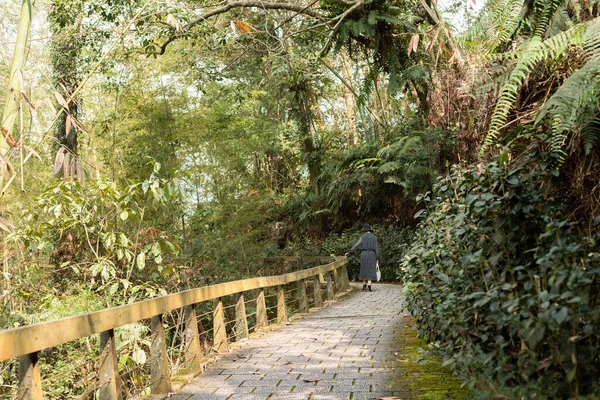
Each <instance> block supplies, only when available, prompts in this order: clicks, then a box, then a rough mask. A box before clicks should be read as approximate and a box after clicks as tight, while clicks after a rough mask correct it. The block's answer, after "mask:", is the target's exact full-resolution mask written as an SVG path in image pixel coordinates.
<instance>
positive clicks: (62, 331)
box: [0, 257, 347, 361]
mask: <svg viewBox="0 0 600 400" xmlns="http://www.w3.org/2000/svg"><path fill="white" fill-rule="evenodd" d="M290 258H292V257H290ZM307 258H309V259H310V258H311V257H307ZM316 258H318V257H315V259H316ZM330 259H331V258H330ZM295 260H297V258H295V259H294V261H295ZM302 261H304V258H302ZM346 262H347V261H346V258H345V257H341V258H339V259H337V260H336V261H334V262H332V263H329V264H327V265H321V266H317V267H314V268H310V269H306V270H302V271H296V272H292V273H288V274H283V275H275V276H267V277H259V278H250V279H244V280H239V281H233V282H226V283H220V284H217V285H212V286H207V287H201V288H197V289H190V290H186V291H183V292H178V293H174V294H170V295H167V296H163V297H158V298H155V299H149V300H143V301H139V302H136V303H132V304H127V305H123V306H119V307H114V308H108V309H103V310H100V311H95V312H91V313H87V314H81V315H76V316H72V317H67V318H62V319H58V320H55V321H49V322H43V323H39V324H34V325H26V326H22V327H19V328H15V329H9V330H4V331H0V343H1V344H2V345H1V346H0V361H5V360H8V359H11V358H15V357H19V356H23V355H26V354H31V353H35V352H37V351H41V350H44V349H47V348H50V347H55V346H59V345H61V344H64V343H67V342H71V341H73V340H77V339H81V338H84V337H87V336H90V335H93V334H97V333H101V332H105V331H109V330H111V329H114V328H116V327H119V326H122V325H126V324H130V323H133V322H136V321H140V320H143V319H149V318H152V317H154V316H157V315H161V314H164V313H167V312H169V311H173V310H176V309H178V308H182V307H185V306H189V305H192V304H196V303H201V302H204V301H209V300H214V299H217V298H220V297H224V296H228V295H231V294H236V293H240V292H244V291H248V290H253V289H260V288H266V287H272V286H277V285H285V284H287V283H291V282H295V281H299V280H302V279H306V278H310V277H312V276H315V275H318V274H324V273H327V272H330V271H333V270H335V269H337V268H339V267H341V266H343V265H345V264H346Z"/></svg>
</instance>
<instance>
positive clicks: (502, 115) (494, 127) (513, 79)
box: [479, 36, 544, 155]
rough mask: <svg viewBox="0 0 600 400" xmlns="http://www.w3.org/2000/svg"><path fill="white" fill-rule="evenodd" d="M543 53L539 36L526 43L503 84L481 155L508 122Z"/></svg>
mask: <svg viewBox="0 0 600 400" xmlns="http://www.w3.org/2000/svg"><path fill="white" fill-rule="evenodd" d="M543 54H544V51H543V44H542V40H541V39H540V38H539V37H537V36H534V37H533V38H531V39H530V40H529V41H528V42H527V43H526V45H525V48H524V50H523V51H522V52H521V54H520V55H519V62H518V63H517V65H516V66H515V68H514V69H513V70H512V71H511V73H510V77H509V79H508V81H507V82H506V83H505V84H504V86H502V89H500V94H499V95H498V100H497V102H496V107H494V112H493V114H492V119H491V122H490V127H489V129H488V133H487V135H486V137H485V139H484V142H483V145H482V146H481V149H480V151H479V154H480V155H482V154H483V153H484V152H485V150H486V149H487V148H488V147H489V146H490V145H491V144H492V143H493V142H494V141H495V140H496V139H497V138H498V136H499V135H500V130H501V129H502V128H503V127H504V125H505V124H506V119H507V117H508V114H509V113H510V110H511V109H512V106H513V104H514V103H515V102H516V100H517V93H518V92H519V89H520V88H521V86H522V85H523V82H524V81H525V79H526V78H527V76H529V73H530V72H531V71H532V70H533V68H534V66H536V65H537V63H538V62H539V61H540V60H541V59H542V56H543Z"/></svg>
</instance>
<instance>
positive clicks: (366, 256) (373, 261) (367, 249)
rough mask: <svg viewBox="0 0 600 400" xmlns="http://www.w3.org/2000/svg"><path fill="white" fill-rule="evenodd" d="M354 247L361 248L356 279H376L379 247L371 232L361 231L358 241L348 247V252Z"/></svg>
mask: <svg viewBox="0 0 600 400" xmlns="http://www.w3.org/2000/svg"><path fill="white" fill-rule="evenodd" d="M356 249H361V252H360V274H359V276H358V279H360V280H361V281H377V274H376V272H375V270H376V266H377V260H378V259H379V247H378V246H377V238H376V237H375V235H374V234H373V233H372V232H365V233H363V234H362V236H361V237H360V239H358V242H356V243H355V244H354V246H352V248H351V249H350V253H352V252H353V251H354V250H356Z"/></svg>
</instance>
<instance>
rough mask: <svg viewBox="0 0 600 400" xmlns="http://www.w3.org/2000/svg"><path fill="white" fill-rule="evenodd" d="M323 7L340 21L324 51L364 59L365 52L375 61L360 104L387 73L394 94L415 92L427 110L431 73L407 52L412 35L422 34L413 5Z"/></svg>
mask: <svg viewBox="0 0 600 400" xmlns="http://www.w3.org/2000/svg"><path fill="white" fill-rule="evenodd" d="M320 5H321V8H322V9H324V10H325V11H326V12H327V13H328V14H329V15H330V16H331V17H332V18H335V19H339V22H338V23H337V24H336V26H335V27H334V30H333V31H332V32H331V33H330V36H329V39H328V41H327V42H326V44H325V47H324V50H325V51H329V50H330V48H331V47H333V50H334V51H335V52H338V51H340V50H341V49H342V48H347V49H348V50H349V53H350V55H351V56H363V54H362V53H363V52H364V53H365V54H366V55H367V58H368V59H370V60H372V61H371V63H370V70H369V71H368V73H367V74H366V75H365V78H364V81H363V86H362V90H361V96H360V98H359V101H360V102H362V103H364V102H365V101H366V99H368V97H369V96H370V94H371V93H372V90H373V88H374V87H375V85H376V84H377V80H378V79H379V77H380V73H382V72H383V73H385V74H387V76H388V79H389V81H388V90H389V92H390V93H397V92H409V93H410V92H411V91H412V90H414V91H415V92H416V94H417V97H418V100H419V102H420V104H421V106H422V107H423V108H425V109H426V103H427V101H426V97H427V91H428V82H429V79H430V73H429V71H428V70H427V68H426V67H425V66H424V65H423V64H422V63H418V62H416V59H415V58H411V56H410V55H409V54H408V53H407V51H406V49H407V48H408V46H409V43H410V38H411V36H412V35H413V34H416V33H418V31H419V29H418V27H417V23H418V18H417V17H416V16H415V14H414V13H413V12H412V10H411V6H410V3H409V2H403V3H399V2H396V1H389V0H371V1H365V2H357V3H348V2H345V1H340V0H327V1H322V2H321V3H320ZM420 53H421V52H419V54H420Z"/></svg>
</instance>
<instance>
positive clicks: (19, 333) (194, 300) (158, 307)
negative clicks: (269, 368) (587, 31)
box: [0, 257, 348, 400]
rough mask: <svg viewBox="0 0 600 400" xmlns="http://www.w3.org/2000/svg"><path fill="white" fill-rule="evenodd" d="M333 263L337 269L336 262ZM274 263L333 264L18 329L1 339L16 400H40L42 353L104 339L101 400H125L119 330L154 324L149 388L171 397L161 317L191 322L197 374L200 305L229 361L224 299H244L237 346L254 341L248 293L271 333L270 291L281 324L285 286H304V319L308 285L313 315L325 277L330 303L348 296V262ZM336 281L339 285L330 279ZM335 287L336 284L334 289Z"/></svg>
mask: <svg viewBox="0 0 600 400" xmlns="http://www.w3.org/2000/svg"><path fill="white" fill-rule="evenodd" d="M332 260H333V261H332ZM276 261H279V262H285V261H291V262H297V263H298V266H301V265H302V263H303V262H328V264H326V265H320V266H317V267H314V268H310V269H305V270H299V271H296V272H291V273H287V274H282V275H273V276H266V277H258V278H250V279H244V280H239V281H233V282H226V283H221V284H218V285H212V286H207V287H201V288H197V289H190V290H186V291H183V292H179V293H173V294H170V295H167V296H163V297H158V298H155V299H149V300H143V301H139V302H136V303H133V304H128V305H124V306H120V307H114V308H107V309H104V310H100V311H95V312H91V313H87V314H81V315H76V316H73V317H67V318H62V319H58V320H55V321H49V322H43V323H40V324H34V325H27V326H23V327H20V328H15V329H8V330H4V331H0V361H5V360H8V359H12V358H15V357H19V385H18V389H17V394H16V395H17V398H18V399H20V400H42V399H43V391H42V380H41V377H40V368H39V365H38V364H39V362H38V361H39V359H40V357H39V352H40V351H42V350H44V349H47V348H50V347H55V346H59V345H61V344H64V343H68V342H71V341H74V340H77V339H81V338H85V337H88V336H91V335H94V334H100V357H99V359H98V363H99V365H98V382H99V386H97V390H98V396H99V398H100V399H107V400H121V399H122V393H121V388H120V379H121V378H120V375H119V371H118V359H119V358H118V354H117V353H116V341H115V331H114V329H115V328H117V327H119V326H123V325H126V324H130V323H133V322H137V321H141V320H148V319H150V320H151V324H150V325H151V332H152V335H151V342H150V343H151V344H150V350H151V357H150V360H151V361H150V363H149V364H150V378H151V379H150V381H151V382H152V384H151V385H150V389H151V392H152V393H153V394H157V393H168V392H170V391H171V376H170V372H169V363H168V356H167V348H166V340H165V330H164V326H163V324H164V321H163V315H164V314H165V313H168V312H170V311H174V310H178V309H182V310H183V315H185V318H184V319H185V322H184V323H183V324H184V325H185V327H184V330H185V334H184V337H185V339H184V340H185V343H186V346H185V348H186V350H185V363H186V365H187V366H188V367H189V368H190V369H192V370H199V369H200V368H201V364H200V358H201V357H203V354H202V350H201V347H200V342H199V335H198V325H197V323H198V322H197V316H196V311H195V308H194V305H195V304H198V303H202V302H207V301H211V300H214V302H213V329H212V331H213V342H214V347H213V348H214V350H215V351H217V352H222V353H226V352H227V350H228V336H227V332H226V329H227V328H226V322H225V319H224V313H223V301H222V297H225V296H229V295H233V294H240V296H239V299H238V301H237V304H236V320H235V323H236V326H235V328H234V329H235V334H234V336H235V337H236V340H240V339H241V338H244V337H248V321H247V317H246V311H245V305H244V295H243V292H245V291H249V290H255V289H260V294H259V296H258V298H257V299H256V326H255V329H256V328H263V327H267V326H268V324H269V321H268V317H267V308H266V304H265V292H264V289H265V288H268V287H275V286H276V287H277V288H276V289H277V321H278V322H280V323H281V322H285V321H287V311H286V300H285V293H284V290H283V286H284V285H286V284H288V283H292V282H299V283H300V284H299V285H298V296H299V297H298V304H299V309H300V311H301V312H307V311H308V299H307V296H306V282H305V280H308V279H310V280H312V283H313V295H314V304H315V307H322V306H323V299H322V295H321V287H320V281H321V277H319V275H323V276H326V277H327V281H326V282H327V298H328V299H331V298H332V296H333V294H334V293H333V291H334V289H333V286H334V285H335V286H336V287H337V288H338V290H342V291H345V290H347V288H348V274H347V268H346V265H347V263H348V259H347V258H346V257H282V258H280V259H277V260H276ZM332 275H333V277H332ZM334 281H335V283H334Z"/></svg>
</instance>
